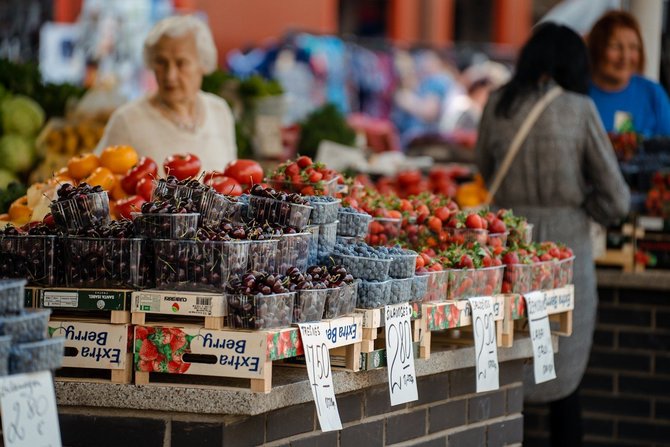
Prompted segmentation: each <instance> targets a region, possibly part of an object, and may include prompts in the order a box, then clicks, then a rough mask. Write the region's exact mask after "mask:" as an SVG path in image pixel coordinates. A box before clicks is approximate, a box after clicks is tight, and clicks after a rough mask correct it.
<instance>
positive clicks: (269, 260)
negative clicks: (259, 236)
mask: <svg viewBox="0 0 670 447" xmlns="http://www.w3.org/2000/svg"><path fill="white" fill-rule="evenodd" d="M278 245H279V239H264V240H252V241H249V258H248V262H247V270H250V271H255V272H275V271H276V266H277V262H276V258H277V250H278V248H277V247H278Z"/></svg>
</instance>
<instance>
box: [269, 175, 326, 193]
mask: <svg viewBox="0 0 670 447" xmlns="http://www.w3.org/2000/svg"><path fill="white" fill-rule="evenodd" d="M265 182H266V183H267V184H268V185H270V186H271V187H272V188H273V189H276V190H278V191H285V192H289V193H298V194H302V195H308V194H305V192H307V191H315V190H317V191H318V192H319V193H320V194H321V195H324V196H332V195H335V194H336V193H337V192H338V188H337V178H332V179H330V180H321V181H320V182H317V183H311V182H304V183H293V182H289V181H278V180H272V179H265ZM312 194H314V193H313V192H312Z"/></svg>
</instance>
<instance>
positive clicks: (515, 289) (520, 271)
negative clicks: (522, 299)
mask: <svg viewBox="0 0 670 447" xmlns="http://www.w3.org/2000/svg"><path fill="white" fill-rule="evenodd" d="M532 269H533V266H532V264H511V265H506V266H505V273H504V274H503V288H502V291H503V293H521V294H524V293H527V292H530V291H531V288H530V286H531V279H532V277H533V270H532Z"/></svg>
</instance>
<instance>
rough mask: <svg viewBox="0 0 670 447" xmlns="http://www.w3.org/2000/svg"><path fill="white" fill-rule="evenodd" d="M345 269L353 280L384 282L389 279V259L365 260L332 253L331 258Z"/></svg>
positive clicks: (359, 257)
mask: <svg viewBox="0 0 670 447" xmlns="http://www.w3.org/2000/svg"><path fill="white" fill-rule="evenodd" d="M331 257H332V258H333V259H335V260H336V261H338V262H339V263H340V264H342V265H343V266H344V268H346V269H347V271H348V272H349V273H351V275H352V276H353V277H354V278H360V279H364V280H366V281H386V280H387V279H388V278H389V268H390V267H391V259H380V258H366V257H364V256H350V255H343V254H340V253H337V254H335V253H333V255H332V256H331Z"/></svg>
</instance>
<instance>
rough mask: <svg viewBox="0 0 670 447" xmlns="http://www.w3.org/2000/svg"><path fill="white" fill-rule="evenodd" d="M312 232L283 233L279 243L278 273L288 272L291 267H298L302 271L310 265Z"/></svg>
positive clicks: (276, 268)
mask: <svg viewBox="0 0 670 447" xmlns="http://www.w3.org/2000/svg"><path fill="white" fill-rule="evenodd" d="M311 239H312V234H311V233H295V234H282V235H281V236H280V237H279V242H278V243H277V253H276V257H277V261H276V262H277V264H276V267H275V271H276V272H277V273H282V274H284V273H286V270H288V269H289V268H291V267H298V269H299V270H300V271H301V272H304V271H305V270H307V267H308V265H309V263H308V261H309V243H310V240H311Z"/></svg>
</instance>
